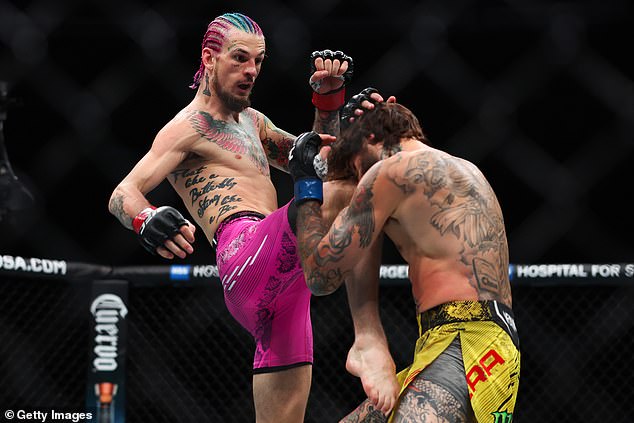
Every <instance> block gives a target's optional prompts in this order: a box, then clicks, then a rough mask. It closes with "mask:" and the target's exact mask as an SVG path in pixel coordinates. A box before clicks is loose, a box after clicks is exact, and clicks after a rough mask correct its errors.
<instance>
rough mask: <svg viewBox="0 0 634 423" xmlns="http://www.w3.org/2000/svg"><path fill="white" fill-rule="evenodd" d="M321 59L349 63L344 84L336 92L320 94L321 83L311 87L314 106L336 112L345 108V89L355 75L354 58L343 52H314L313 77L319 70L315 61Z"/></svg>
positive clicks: (312, 59) (312, 62) (312, 84)
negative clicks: (342, 107)
mask: <svg viewBox="0 0 634 423" xmlns="http://www.w3.org/2000/svg"><path fill="white" fill-rule="evenodd" d="M318 57H321V58H322V59H323V60H327V59H330V60H333V61H334V60H339V62H341V63H343V62H348V69H347V70H346V71H345V72H344V73H343V75H341V78H343V84H342V85H341V86H340V87H339V88H336V89H334V90H330V91H328V92H326V93H321V94H320V93H318V92H317V90H318V89H319V85H320V81H317V82H312V83H311V87H312V88H313V104H314V105H315V107H317V108H318V109H319V110H323V111H327V112H333V111H335V110H339V108H340V107H341V106H343V104H344V102H345V98H346V91H345V87H346V84H348V83H349V82H350V80H351V79H352V74H353V73H354V66H353V62H352V57H350V56H348V55H346V54H345V53H344V52H342V51H339V50H337V51H332V50H318V51H313V53H312V54H311V55H310V74H311V76H312V75H313V74H314V73H315V71H316V70H317V69H316V67H315V59H317V58H318Z"/></svg>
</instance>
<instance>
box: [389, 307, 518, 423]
mask: <svg viewBox="0 0 634 423" xmlns="http://www.w3.org/2000/svg"><path fill="white" fill-rule="evenodd" d="M417 320H418V328H419V335H420V336H419V338H418V341H417V342H416V348H415V350H414V360H413V362H412V364H411V365H410V366H409V367H408V368H406V369H404V370H403V371H401V372H399V373H398V375H397V377H398V381H399V384H400V385H401V391H400V394H399V400H400V398H401V397H402V396H403V395H404V393H405V392H406V389H407V387H408V385H409V384H410V383H411V382H412V381H413V380H414V379H415V378H416V377H417V376H419V374H420V376H421V377H423V378H425V379H429V380H431V381H433V382H434V383H437V384H439V385H441V386H444V387H446V389H447V390H448V391H449V392H451V393H452V394H453V395H454V396H455V397H456V398H457V399H462V400H463V406H464V407H466V410H465V411H467V412H468V413H469V414H468V415H470V414H471V410H469V407H468V403H467V396H468V398H469V401H470V403H471V409H472V410H473V414H474V415H475V419H476V421H477V422H478V423H511V422H512V419H513V411H514V409H515V401H516V400H517V391H518V387H519V378H520V351H519V338H518V335H517V328H516V327H515V319H514V317H513V312H512V311H511V309H510V308H508V307H506V306H505V305H503V304H500V303H498V302H496V301H452V302H449V303H445V304H441V305H439V306H437V307H434V308H432V309H430V310H427V311H425V312H424V313H421V314H419V315H418V316H417ZM421 373H422V374H421ZM392 419H393V414H392V416H390V419H389V421H390V422H391V421H392Z"/></svg>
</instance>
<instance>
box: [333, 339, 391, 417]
mask: <svg viewBox="0 0 634 423" xmlns="http://www.w3.org/2000/svg"><path fill="white" fill-rule="evenodd" d="M346 369H347V370H348V372H350V374H352V375H354V376H357V377H359V378H361V384H362V385H363V390H364V391H365V393H366V395H367V396H368V399H369V400H370V402H371V403H372V405H373V406H374V407H375V408H376V409H378V410H381V412H383V413H384V414H386V415H387V414H388V413H389V412H390V411H391V410H392V408H393V407H394V405H396V400H397V398H398V393H399V390H400V386H399V385H398V382H397V381H396V366H395V365H394V360H393V359H392V356H391V355H390V351H389V349H388V347H387V345H386V344H385V342H384V341H382V340H378V341H377V340H376V339H373V340H371V341H370V340H369V339H366V340H364V341H360V340H359V339H356V340H355V342H354V345H352V348H350V351H348V359H347V360H346Z"/></svg>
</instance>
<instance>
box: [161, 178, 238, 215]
mask: <svg viewBox="0 0 634 423" xmlns="http://www.w3.org/2000/svg"><path fill="white" fill-rule="evenodd" d="M206 168H207V166H200V167H198V168H193V169H177V170H175V171H174V172H172V176H173V178H174V183H175V184H176V182H177V181H179V180H181V182H180V183H181V184H184V186H185V188H186V189H188V190H189V192H188V195H189V200H190V201H191V205H192V206H193V207H194V208H198V209H197V211H196V214H197V215H198V217H199V218H201V219H202V217H203V216H204V215H205V213H206V212H207V209H209V208H210V207H213V208H214V210H215V213H213V212H212V214H211V216H210V217H209V223H210V224H211V223H214V222H216V221H218V219H219V218H220V217H221V216H224V215H225V214H227V213H229V212H230V211H231V210H234V209H236V208H237V207H238V206H237V205H236V203H239V202H241V201H242V197H240V196H239V195H237V194H232V193H229V192H228V191H231V189H232V188H233V187H234V186H236V185H237V182H236V181H235V178H226V177H221V176H218V175H216V174H214V173H211V174H210V173H206ZM182 179H185V181H184V182H183V181H182Z"/></svg>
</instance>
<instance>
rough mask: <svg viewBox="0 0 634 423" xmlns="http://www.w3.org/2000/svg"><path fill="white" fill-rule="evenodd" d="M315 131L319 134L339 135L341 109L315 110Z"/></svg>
mask: <svg viewBox="0 0 634 423" xmlns="http://www.w3.org/2000/svg"><path fill="white" fill-rule="evenodd" d="M313 131H315V132H317V133H318V134H330V135H334V136H337V135H339V111H338V110H335V111H334V112H324V111H322V110H315V121H314V123H313Z"/></svg>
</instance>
